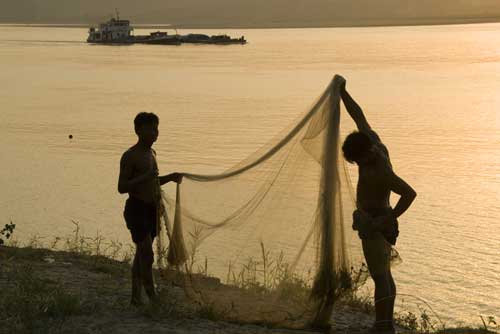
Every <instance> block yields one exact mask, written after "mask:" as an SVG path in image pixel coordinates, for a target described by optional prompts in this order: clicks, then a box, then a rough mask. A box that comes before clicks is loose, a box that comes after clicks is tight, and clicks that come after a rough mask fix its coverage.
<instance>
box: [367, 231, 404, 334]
mask: <svg viewBox="0 0 500 334" xmlns="http://www.w3.org/2000/svg"><path fill="white" fill-rule="evenodd" d="M362 244H363V253H364V255H365V259H366V263H367V265H368V269H369V271H370V276H371V277H372V279H373V281H374V283H375V296H374V301H375V326H374V331H375V332H380V333H392V332H393V331H394V327H393V308H394V299H395V294H396V289H395V284H394V279H393V278H392V275H391V269H390V268H391V267H390V250H391V249H390V245H389V244H388V243H387V241H385V239H384V238H383V237H382V235H380V236H378V237H376V238H373V239H367V240H362Z"/></svg>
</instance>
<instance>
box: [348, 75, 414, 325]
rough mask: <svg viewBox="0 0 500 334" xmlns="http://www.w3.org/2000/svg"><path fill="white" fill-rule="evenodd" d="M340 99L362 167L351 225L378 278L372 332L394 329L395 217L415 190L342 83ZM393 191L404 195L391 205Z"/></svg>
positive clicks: (352, 156) (351, 150)
mask: <svg viewBox="0 0 500 334" xmlns="http://www.w3.org/2000/svg"><path fill="white" fill-rule="evenodd" d="M341 96H342V101H343V102H344V105H345V107H346V109H347V112H348V113H349V115H350V116H351V117H352V119H353V120H354V122H355V123H356V125H357V128H358V131H355V132H353V133H351V134H350V135H349V136H347V138H346V139H345V141H344V144H343V146H342V150H343V153H344V157H345V159H346V160H347V161H348V162H350V163H356V164H357V165H358V173H359V178H358V185H357V190H356V197H357V198H356V201H357V210H356V211H354V213H353V218H354V224H353V227H354V228H355V229H357V230H358V233H359V236H360V238H361V241H362V245H363V253H364V256H365V259H366V263H367V265H368V270H369V272H370V276H371V277H372V279H373V281H374V282H375V314H376V320H375V325H374V326H373V328H372V330H371V332H372V333H384V334H386V333H387V334H391V333H395V329H394V323H393V313H394V301H395V298H396V285H395V283H394V279H393V277H392V274H391V266H390V257H391V244H392V245H394V244H395V243H396V238H397V236H398V234H399V231H398V223H397V220H396V219H397V218H398V217H399V216H401V215H402V214H403V213H404V212H405V211H406V210H407V209H408V208H409V206H410V205H411V203H412V202H413V200H414V199H415V197H416V192H415V190H413V188H412V187H410V185H408V184H407V183H406V182H405V181H404V180H403V179H401V178H400V177H399V176H397V175H396V174H395V173H394V171H393V170H392V165H391V161H390V159H389V151H388V150H387V148H386V146H385V145H384V144H382V142H381V140H380V137H379V136H378V135H377V134H376V133H375V131H373V130H372V128H371V127H370V125H369V124H368V122H367V120H366V118H365V116H364V115H363V111H362V110H361V108H360V106H359V105H358V104H357V103H356V102H355V101H354V100H353V99H352V97H351V96H350V95H349V93H348V92H347V90H346V89H345V80H344V83H343V85H342V86H341ZM391 192H394V193H396V194H398V195H400V198H399V200H398V202H397V204H396V206H395V207H394V208H391V206H390V203H389V197H390V194H391Z"/></svg>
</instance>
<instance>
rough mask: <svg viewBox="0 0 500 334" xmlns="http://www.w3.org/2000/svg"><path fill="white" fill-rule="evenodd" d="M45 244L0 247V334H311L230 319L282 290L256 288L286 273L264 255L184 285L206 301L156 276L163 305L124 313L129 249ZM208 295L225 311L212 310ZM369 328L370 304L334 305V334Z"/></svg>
mask: <svg viewBox="0 0 500 334" xmlns="http://www.w3.org/2000/svg"><path fill="white" fill-rule="evenodd" d="M11 234H12V231H11ZM42 240H43V239H42V238H40V237H39V236H35V237H33V238H30V239H29V240H28V241H27V242H25V243H24V244H22V245H21V244H20V243H19V242H16V241H13V240H12V239H9V240H8V241H7V245H8V246H0V333H105V332H106V333H118V332H128V333H129V334H134V333H143V332H148V333H156V332H158V333H165V332H169V333H189V332H198V333H213V332H219V333H249V334H250V333H252V334H253V333H292V332H297V333H308V331H307V330H306V329H300V330H290V329H283V328H282V327H281V326H279V325H276V324H273V323H272V322H270V321H269V322H266V321H262V320H260V321H256V320H255V319H257V318H252V316H251V314H250V313H251V312H250V311H249V312H248V313H249V314H248V317H247V318H242V317H241V312H239V313H237V312H235V309H236V308H237V306H235V301H240V300H242V299H243V298H250V296H251V298H252V299H249V300H250V302H251V304H252V305H254V308H259V309H261V308H263V307H264V306H266V305H264V304H265V303H266V300H267V299H263V298H262V296H270V292H269V288H272V287H273V286H274V287H275V286H276V285H277V284H280V283H279V282H278V281H276V280H274V279H273V278H272V277H270V276H269V274H267V283H266V280H264V281H263V283H258V281H257V280H255V277H256V272H261V270H262V265H265V266H268V267H269V266H270V264H271V263H278V264H279V266H281V268H282V269H283V268H284V266H285V264H283V263H281V262H279V261H273V260H271V259H269V258H268V256H269V255H266V252H265V249H264V248H263V259H262V260H251V264H252V265H251V266H246V269H245V270H247V272H246V273H244V274H243V275H242V274H241V272H239V271H234V272H233V274H232V275H228V277H230V278H228V281H229V283H231V284H230V285H228V284H223V283H221V282H220V281H219V280H217V279H214V278H208V277H206V276H204V275H202V274H195V275H192V276H191V277H190V278H189V281H190V282H193V280H194V281H196V284H197V286H198V287H201V288H203V290H204V291H207V293H206V294H204V297H203V298H199V294H198V295H196V296H193V295H190V294H189V293H187V291H186V289H185V286H184V284H183V282H184V283H185V282H186V281H188V280H187V277H186V276H185V275H180V274H178V273H176V272H175V271H174V270H164V271H156V272H155V276H156V283H157V286H158V290H159V294H160V298H159V300H160V302H159V303H156V304H147V305H145V306H143V307H140V308H134V307H131V306H129V297H130V289H131V282H130V259H131V255H132V251H133V249H132V248H131V247H129V246H128V245H122V244H120V243H118V242H111V241H107V240H105V239H104V238H103V237H102V236H99V235H96V236H94V237H86V236H84V235H82V234H81V231H80V228H79V226H78V224H76V223H75V231H74V234H73V235H71V236H69V237H65V238H54V239H53V240H49V241H46V242H42ZM204 270H205V272H206V271H207V270H206V266H205V269H204ZM269 270H275V269H273V268H270V269H269ZM284 272H285V271H284V270H282V271H280V273H281V274H280V275H283V273H284ZM242 277H247V278H246V279H244V278H242ZM288 279H290V278H288ZM294 279H295V280H296V281H292V283H293V284H291V285H289V286H288V288H289V289H290V290H292V291H291V292H290V294H289V296H295V297H294V298H303V297H304V295H305V294H306V293H305V292H304V291H307V285H306V283H304V281H300V280H299V279H298V278H294ZM195 291H196V289H195ZM210 294H213V295H216V296H217V297H218V300H219V301H220V300H224V303H215V302H213V300H214V299H211V298H210V297H211V296H210ZM255 296H257V297H258V298H257V299H256V297H255ZM224 298H225V299H224ZM291 299H293V298H291ZM258 303H261V304H258ZM221 305H222V306H221ZM290 305H292V304H290ZM271 309H272V308H271ZM275 312H280V310H277V309H276V310H275ZM298 320H301V319H298ZM372 321H373V306H372V304H371V299H370V298H360V297H358V296H356V295H355V294H354V293H353V294H346V296H344V298H343V299H341V301H340V302H338V303H337V306H336V309H335V311H334V315H333V319H332V323H333V325H334V328H335V332H336V333H365V332H366V331H367V329H368V328H369V327H370V326H371V323H372ZM483 321H484V322H483V326H482V327H481V328H446V326H445V325H444V324H442V323H440V322H438V321H436V319H435V318H433V317H432V316H431V315H430V314H428V313H427V312H426V310H423V311H422V312H420V313H411V312H402V313H400V314H399V315H398V323H399V331H400V332H402V333H441V334H442V333H494V331H493V330H494V329H495V328H497V327H496V324H495V323H494V322H493V321H494V319H486V318H485V319H483ZM298 322H299V321H298Z"/></svg>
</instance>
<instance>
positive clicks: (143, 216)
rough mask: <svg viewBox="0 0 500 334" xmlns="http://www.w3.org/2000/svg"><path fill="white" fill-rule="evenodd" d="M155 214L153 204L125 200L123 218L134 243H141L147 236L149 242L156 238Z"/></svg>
mask: <svg viewBox="0 0 500 334" xmlns="http://www.w3.org/2000/svg"><path fill="white" fill-rule="evenodd" d="M157 214H158V211H157V208H156V204H155V203H146V202H143V201H141V200H139V199H137V198H134V197H129V198H128V199H127V202H126V203H125V210H124V212H123V216H124V217H125V222H126V223H127V228H128V229H129V230H130V233H131V234H132V241H134V243H139V242H141V241H143V240H144V239H145V238H146V237H147V236H148V235H150V236H151V240H153V239H154V238H155V237H156V233H157V232H156V219H157V218H156V217H157Z"/></svg>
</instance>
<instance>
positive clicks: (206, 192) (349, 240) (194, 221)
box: [158, 77, 362, 327]
mask: <svg viewBox="0 0 500 334" xmlns="http://www.w3.org/2000/svg"><path fill="white" fill-rule="evenodd" d="M341 80H342V78H339V77H335V78H334V79H333V80H332V81H331V83H330V84H329V85H328V87H327V88H326V90H325V91H324V93H323V94H322V95H321V96H320V98H319V99H318V100H317V102H316V103H315V104H314V105H313V106H312V108H311V109H310V110H308V111H307V113H305V114H303V115H302V118H301V119H300V120H298V121H297V122H296V123H295V124H293V125H292V126H291V127H289V128H286V129H284V130H283V131H282V132H281V133H280V134H279V135H277V136H276V137H275V138H274V139H273V140H271V141H270V142H269V143H268V144H266V145H264V147H262V148H261V149H259V150H258V151H257V152H255V153H254V154H252V155H250V156H249V157H248V158H246V159H244V160H243V161H241V162H240V163H238V164H237V165H236V166H234V167H232V168H230V169H229V170H227V171H226V172H224V173H221V174H218V175H195V174H184V179H183V182H182V184H180V185H178V186H177V191H176V198H172V197H169V196H168V195H167V194H166V193H165V192H162V204H163V205H162V209H161V211H162V215H161V222H160V223H161V225H162V226H164V227H166V228H163V232H164V233H165V234H164V235H161V234H160V237H159V239H158V245H159V249H160V255H161V254H163V255H165V256H160V266H173V267H176V268H177V269H180V270H182V271H184V272H187V273H189V274H190V278H191V279H190V282H191V286H192V288H193V290H195V291H196V292H197V294H198V295H200V296H202V298H203V299H204V300H205V301H208V302H209V303H210V305H212V306H213V307H215V308H219V310H223V311H224V312H226V313H227V314H228V315H229V316H231V317H233V318H236V319H237V320H238V321H248V322H254V323H263V322H265V323H275V324H280V325H282V326H289V327H297V326H302V325H304V322H309V323H312V324H315V325H321V324H325V323H327V322H328V320H329V317H330V315H331V312H332V307H333V304H334V302H335V300H336V299H337V298H338V297H339V295H340V293H341V292H342V291H343V289H345V288H349V287H350V285H351V284H352V283H353V282H352V273H353V271H357V270H360V268H361V267H362V250H361V245H360V241H359V239H358V238H357V235H356V234H355V233H354V231H352V228H351V224H352V212H353V210H354V196H353V188H352V186H351V180H350V178H349V173H348V170H347V166H346V165H345V163H344V159H343V158H342V156H341V154H340V138H341V135H340V129H341V125H340V116H341V109H340V92H339V86H340V83H341ZM167 244H168V247H167ZM166 249H168V251H165V250H166ZM165 259H166V261H165ZM200 273H201V274H203V275H200ZM206 276H210V277H215V278H217V279H218V280H215V279H212V280H208V279H206V278H203V277H206ZM219 282H222V283H224V285H223V284H220V283H219Z"/></svg>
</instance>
